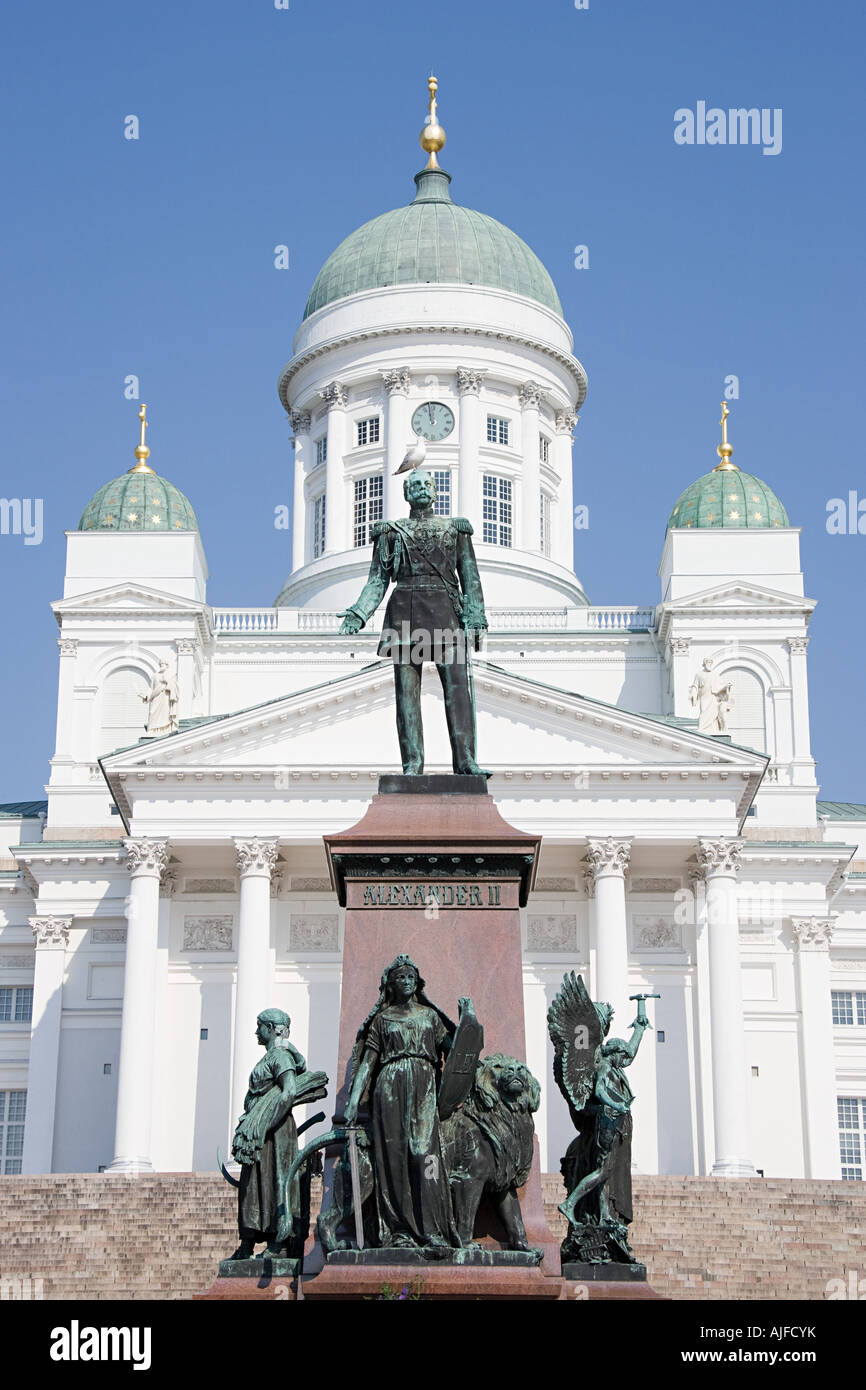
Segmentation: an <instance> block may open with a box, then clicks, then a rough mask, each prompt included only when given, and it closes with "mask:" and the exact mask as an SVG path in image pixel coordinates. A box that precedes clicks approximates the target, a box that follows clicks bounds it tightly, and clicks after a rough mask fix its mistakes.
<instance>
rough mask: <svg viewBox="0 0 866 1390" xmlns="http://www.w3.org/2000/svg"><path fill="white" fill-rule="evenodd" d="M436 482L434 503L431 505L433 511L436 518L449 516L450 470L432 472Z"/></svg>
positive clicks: (439, 469) (443, 469)
mask: <svg viewBox="0 0 866 1390" xmlns="http://www.w3.org/2000/svg"><path fill="white" fill-rule="evenodd" d="M433 477H434V478H435V480H436V501H435V502H434V504H433V511H434V513H435V515H436V516H450V515H451V469H450V468H436V469H434V471H433Z"/></svg>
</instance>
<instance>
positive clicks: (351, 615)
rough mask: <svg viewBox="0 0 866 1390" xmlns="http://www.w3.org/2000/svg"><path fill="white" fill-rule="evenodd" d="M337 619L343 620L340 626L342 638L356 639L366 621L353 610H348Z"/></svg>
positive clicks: (339, 614)
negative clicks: (355, 636)
mask: <svg viewBox="0 0 866 1390" xmlns="http://www.w3.org/2000/svg"><path fill="white" fill-rule="evenodd" d="M337 617H338V618H342V619H343V621H342V623H341V624H340V636H341V637H354V635H355V633H356V632H360V631H361V628H362V627H363V626H364V619H363V618H362V617H360V616H359V615H358V614H357V613H355V612H354V611H353V609H351V608H348V609H346V610H345V611H344V612H342V613H338V614H337Z"/></svg>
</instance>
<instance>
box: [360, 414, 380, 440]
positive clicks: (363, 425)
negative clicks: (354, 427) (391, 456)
mask: <svg viewBox="0 0 866 1390" xmlns="http://www.w3.org/2000/svg"><path fill="white" fill-rule="evenodd" d="M378 443H379V417H378V415H371V416H370V418H369V419H368V420H359V421H358V445H359V447H360V445H362V444H378Z"/></svg>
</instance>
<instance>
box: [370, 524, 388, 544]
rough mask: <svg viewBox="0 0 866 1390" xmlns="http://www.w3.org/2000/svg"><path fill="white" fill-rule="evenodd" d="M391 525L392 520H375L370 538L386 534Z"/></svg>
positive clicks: (373, 538)
mask: <svg viewBox="0 0 866 1390" xmlns="http://www.w3.org/2000/svg"><path fill="white" fill-rule="evenodd" d="M390 525H391V523H390V521H374V522H373V525H372V526H371V527H370V539H371V540H375V539H376V537H377V536H384V534H385V532H386V531H387V530H388V527H389V526H390Z"/></svg>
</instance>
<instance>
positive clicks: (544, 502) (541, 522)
mask: <svg viewBox="0 0 866 1390" xmlns="http://www.w3.org/2000/svg"><path fill="white" fill-rule="evenodd" d="M538 528H539V543H540V545H541V553H542V555H549V554H550V498H549V497H548V495H547V493H546V492H543V493H542V494H541V498H540V506H539V514H538Z"/></svg>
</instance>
